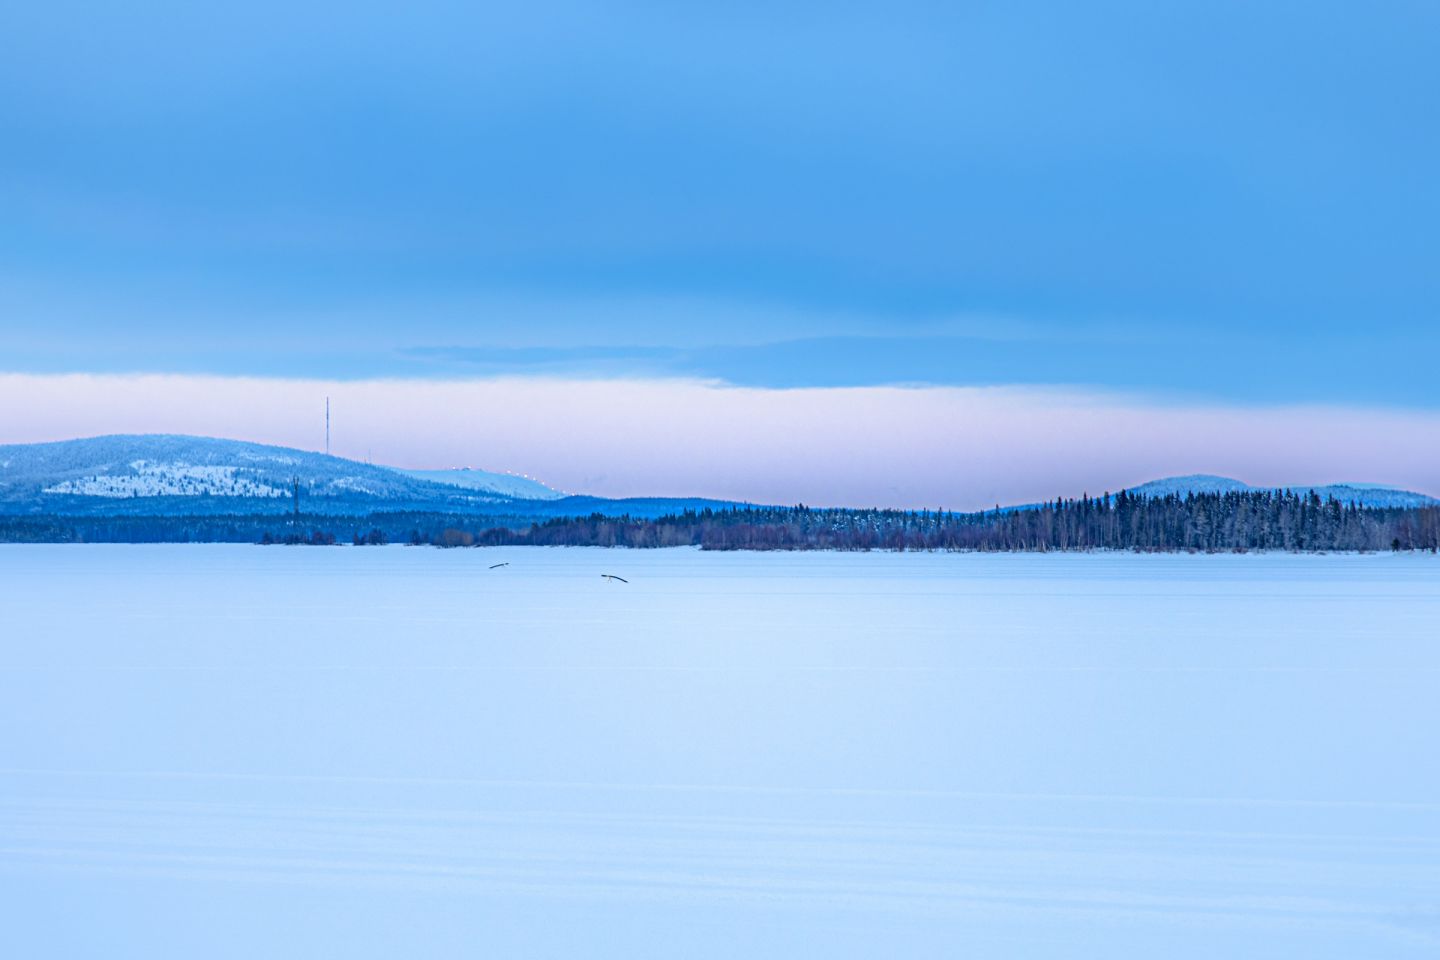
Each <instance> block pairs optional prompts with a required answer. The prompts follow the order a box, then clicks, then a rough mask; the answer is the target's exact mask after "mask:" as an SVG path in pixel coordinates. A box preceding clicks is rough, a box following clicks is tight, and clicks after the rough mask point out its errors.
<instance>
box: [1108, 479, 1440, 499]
mask: <svg viewBox="0 0 1440 960" xmlns="http://www.w3.org/2000/svg"><path fill="white" fill-rule="evenodd" d="M1247 490H1292V491H1294V492H1295V493H1305V494H1308V493H1309V492H1310V491H1312V490H1313V491H1315V493H1316V494H1318V495H1319V497H1320V499H1322V500H1328V499H1331V498H1332V497H1333V498H1334V499H1336V500H1339V501H1340V502H1342V503H1352V502H1353V503H1358V504H1360V505H1361V506H1363V507H1426V506H1430V505H1432V504H1436V503H1440V499H1436V498H1435V497H1431V496H1427V495H1426V494H1423V493H1416V492H1415V491H1413V490H1401V489H1398V488H1395V487H1387V486H1384V485H1383V484H1375V483H1326V484H1304V483H1293V484H1281V485H1280V486H1278V487H1257V486H1252V485H1250V484H1248V483H1245V482H1244V481H1243V480H1236V479H1234V478H1233V477H1219V476H1214V475H1212V474H1204V473H1200V474H1192V475H1190V476H1184V477H1166V478H1164V479H1162V480H1151V481H1150V482H1149V483H1142V484H1140V485H1139V486H1137V487H1130V488H1128V492H1130V493H1138V494H1141V495H1143V496H1147V497H1163V496H1167V495H1170V494H1175V495H1177V496H1182V497H1183V496H1185V495H1186V494H1189V493H1243V492H1245V491H1247Z"/></svg>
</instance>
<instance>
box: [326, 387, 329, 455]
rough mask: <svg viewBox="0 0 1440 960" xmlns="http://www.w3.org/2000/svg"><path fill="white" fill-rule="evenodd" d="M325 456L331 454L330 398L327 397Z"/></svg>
mask: <svg viewBox="0 0 1440 960" xmlns="http://www.w3.org/2000/svg"><path fill="white" fill-rule="evenodd" d="M325 456H327V457H328V456H330V398H329V397H326V398H325Z"/></svg>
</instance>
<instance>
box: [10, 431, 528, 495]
mask: <svg viewBox="0 0 1440 960" xmlns="http://www.w3.org/2000/svg"><path fill="white" fill-rule="evenodd" d="M296 482H298V484H299V486H300V496H301V500H302V508H303V509H304V510H306V511H319V512H334V511H338V510H348V509H365V510H374V509H450V510H463V509H466V508H467V507H468V508H475V507H478V506H481V505H484V504H495V503H506V502H510V501H512V500H514V499H516V497H515V495H512V494H504V493H499V492H496V491H494V490H486V489H485V488H483V487H479V486H477V487H475V488H473V489H466V488H463V487H460V486H457V485H455V484H451V483H437V482H434V481H432V480H428V479H425V478H424V477H417V476H411V475H408V474H406V473H403V472H401V471H398V470H392V469H390V468H388V467H379V466H373V465H370V464H365V463H358V462H356V461H354V460H346V459H344V458H342V457H331V456H326V455H325V454H319V453H310V452H307V451H304V450H294V449H290V448H288V447H273V446H266V445H263V444H258V443H247V442H244V441H240V440H222V439H215V438H211V437H187V436H171V435H139V436H129V435H121V436H108V437H91V438H87V439H82V440H65V441H60V442H58V443H36V444H15V445H9V446H0V512H5V513H34V512H60V513H88V514H99V513H116V514H120V513H128V514H134V513H141V512H149V513H162V514H164V513H178V512H187V513H206V514H214V513H244V512H258V513H274V512H283V511H286V510H290V509H293V488H292V485H293V484H294V483H296ZM537 486H538V485H537ZM545 489H548V488H545ZM550 495H551V496H555V495H556V494H554V492H553V491H551V492H550Z"/></svg>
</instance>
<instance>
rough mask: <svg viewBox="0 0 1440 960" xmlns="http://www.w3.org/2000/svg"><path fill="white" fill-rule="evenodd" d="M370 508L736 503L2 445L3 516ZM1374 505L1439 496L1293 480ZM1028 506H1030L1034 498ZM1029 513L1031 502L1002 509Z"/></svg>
mask: <svg viewBox="0 0 1440 960" xmlns="http://www.w3.org/2000/svg"><path fill="white" fill-rule="evenodd" d="M297 482H298V484H299V488H300V508H301V510H302V512H305V513H312V514H332V515H341V514H344V515H352V516H365V515H369V514H374V513H380V512H385V513H403V512H416V513H419V512H424V513H454V514H471V515H477V514H478V515H486V516H491V517H494V518H495V521H496V522H497V523H505V524H512V525H514V524H523V523H529V522H535V521H540V520H545V519H550V518H554V517H566V516H570V517H574V516H586V515H589V514H591V513H601V514H605V515H609V516H621V515H627V514H628V515H630V516H634V517H652V518H653V517H658V516H662V515H664V514H667V513H679V512H681V511H683V510H687V509H695V510H700V509H705V508H707V507H710V508H724V507H728V506H732V505H738V504H735V503H734V502H732V501H723V500H707V499H701V498H663V497H645V498H633V499H627V500H611V499H607V498H603V497H589V496H569V495H566V494H564V493H561V492H560V491H558V490H554V489H552V488H550V487H547V486H545V485H544V484H542V483H540V482H539V481H536V480H532V479H530V478H528V477H521V476H516V475H514V474H502V473H491V472H487V471H484V470H470V469H460V470H401V469H398V468H393V467H386V466H379V465H375V464H368V463H360V462H358V461H354V460H347V459H345V458H343V457H333V456H328V455H326V454H322V453H313V452H309V451H304V450H296V449H292V448H289V447H277V446H269V445H266V444H259V443H250V442H247V441H243V440H226V439H219V438H213V437H191V436H180V435H169V434H140V435H124V434H121V435H114V436H104V437H89V438H85V439H79V440H63V441H57V442H53V443H34V444H11V445H0V515H4V514H9V515H16V514H22V515H23V514H55V515H62V516H63V515H69V516H92V517H101V516H187V515H188V516H202V515H203V516H224V515H269V514H284V513H289V512H291V511H293V510H294V507H295V502H294V494H295V491H294V484H295V483H297ZM1252 489H1272V488H1256V487H1252V486H1250V485H1249V484H1246V483H1244V482H1243V481H1240V480H1236V479H1233V478H1230V477H1220V476H1213V475H1208V474H1196V475H1192V476H1184V477H1168V478H1165V479H1161V480H1153V481H1150V482H1148V483H1143V484H1140V485H1139V486H1136V487H1131V488H1129V491H1130V492H1131V493H1135V494H1141V495H1144V496H1149V497H1163V496H1166V495H1169V494H1176V495H1179V496H1185V495H1186V494H1188V493H1192V492H1193V493H1226V492H1231V491H1246V490H1252ZM1285 489H1291V490H1294V491H1296V492H1298V493H1308V492H1309V491H1310V490H1314V491H1315V492H1316V493H1317V494H1319V495H1320V496H1321V497H1322V498H1329V497H1334V498H1335V499H1337V500H1340V501H1342V502H1346V503H1349V502H1354V503H1358V504H1360V505H1362V506H1367V507H1421V506H1429V505H1432V504H1436V503H1440V500H1437V499H1436V498H1434V497H1430V496H1427V495H1425V494H1422V493H1416V492H1414V491H1409V490H1400V489H1396V488H1393V487H1386V486H1381V485H1377V484H1358V483H1351V484H1324V485H1314V486H1309V485H1303V484H1297V485H1293V486H1290V487H1288V488H1285ZM1030 506H1033V505H1030ZM1006 509H1008V510H1023V509H1026V507H1025V506H1015V507H1009V508H1006Z"/></svg>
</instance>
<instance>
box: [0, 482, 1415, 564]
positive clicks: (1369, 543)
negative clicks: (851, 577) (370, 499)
mask: <svg viewBox="0 0 1440 960" xmlns="http://www.w3.org/2000/svg"><path fill="white" fill-rule="evenodd" d="M7 540H8V541H50V542H57V541H59V542H85V541H108V542H136V541H144V542H153V541H175V540H179V541H204V540H216V541H236V542H250V543H255V542H265V543H287V542H289V543H296V542H303V543H315V544H329V543H337V542H338V543H356V544H361V543H367V544H380V543H394V542H401V543H412V544H434V545H440V546H501V545H526V544H528V545H539V546H606V547H612V546H625V547H670V546H698V547H701V548H703V549H707V550H976V551H1050V550H1077V551H1078V550H1138V551H1249V550H1288V551H1335V550H1354V551H1375V550H1428V551H1432V552H1434V551H1436V550H1437V549H1440V506H1424V507H1406V508H1400V507H1362V506H1359V505H1357V504H1355V503H1353V502H1352V503H1342V502H1341V501H1339V500H1337V499H1334V498H1330V499H1324V500H1322V499H1321V498H1320V496H1319V495H1318V494H1316V493H1313V492H1312V493H1309V494H1305V495H1301V494H1296V493H1293V492H1288V491H1286V492H1280V491H1229V492H1225V493H1202V494H1187V495H1185V496H1183V497H1182V496H1179V495H1176V494H1167V495H1165V496H1162V497H1147V496H1144V495H1139V494H1131V493H1127V492H1122V493H1120V494H1117V495H1115V496H1109V497H1099V498H1091V497H1081V498H1080V499H1078V500H1056V501H1054V502H1051V503H1045V504H1040V505H1037V506H1034V507H1028V508H1024V509H1019V510H996V511H985V512H981V513H951V512H944V511H926V510H921V511H901V510H851V509H815V508H811V507H805V506H797V507H731V508H720V509H708V508H707V509H699V510H684V511H680V512H677V513H670V514H666V515H661V516H653V515H652V516H648V517H646V516H633V515H621V516H614V515H603V514H598V513H595V514H591V515H589V516H585V517H556V518H554V519H550V520H545V521H543V522H529V523H523V524H522V523H512V524H511V525H508V526H505V525H498V524H496V522H495V518H494V517H478V516H475V515H472V514H456V513H433V512H426V513H377V514H367V515H364V516H339V515H332V514H307V515H301V516H299V517H290V518H277V517H275V516H273V515H255V516H249V517H214V516H195V517H164V518H146V517H110V518H94V517H90V518H85V517H56V516H50V517H25V518H18V517H16V518H4V517H0V541H7Z"/></svg>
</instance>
